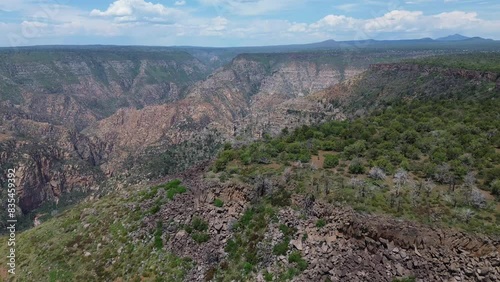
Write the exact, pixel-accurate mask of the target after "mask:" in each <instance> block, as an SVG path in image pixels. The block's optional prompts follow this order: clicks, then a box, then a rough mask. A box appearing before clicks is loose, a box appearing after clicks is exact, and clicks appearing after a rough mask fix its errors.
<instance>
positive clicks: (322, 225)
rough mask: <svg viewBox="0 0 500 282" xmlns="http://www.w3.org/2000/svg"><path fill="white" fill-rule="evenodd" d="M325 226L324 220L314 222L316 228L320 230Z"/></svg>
mask: <svg viewBox="0 0 500 282" xmlns="http://www.w3.org/2000/svg"><path fill="white" fill-rule="evenodd" d="M325 225H326V221H325V220H324V219H322V218H321V219H318V221H316V227H318V228H321V227H324V226H325Z"/></svg>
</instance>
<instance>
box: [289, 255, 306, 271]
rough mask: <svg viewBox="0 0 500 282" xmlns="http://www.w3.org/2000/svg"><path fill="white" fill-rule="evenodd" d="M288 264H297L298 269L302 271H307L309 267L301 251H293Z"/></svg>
mask: <svg viewBox="0 0 500 282" xmlns="http://www.w3.org/2000/svg"><path fill="white" fill-rule="evenodd" d="M288 262H289V263H296V264H297V268H298V269H299V270H300V271H304V270H306V269H307V266H308V265H309V264H308V263H307V261H306V260H305V259H303V258H302V254H301V253H300V252H299V251H293V252H292V253H290V255H289V256H288Z"/></svg>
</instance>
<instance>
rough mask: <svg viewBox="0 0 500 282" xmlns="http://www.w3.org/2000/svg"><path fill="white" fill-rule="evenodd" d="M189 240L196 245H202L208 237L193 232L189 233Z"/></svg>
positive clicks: (202, 233) (201, 233)
mask: <svg viewBox="0 0 500 282" xmlns="http://www.w3.org/2000/svg"><path fill="white" fill-rule="evenodd" d="M191 238H193V240H194V241H195V242H196V243H198V244H201V243H204V242H206V241H208V240H209V239H210V235H208V234H207V233H206V232H193V233H191Z"/></svg>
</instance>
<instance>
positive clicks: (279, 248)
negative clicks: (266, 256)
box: [273, 240, 290, 256]
mask: <svg viewBox="0 0 500 282" xmlns="http://www.w3.org/2000/svg"><path fill="white" fill-rule="evenodd" d="M289 243H290V241H289V240H285V241H283V242H281V243H278V244H276V245H274V247H273V254H275V255H277V256H284V255H285V254H286V252H287V251H288V244H289Z"/></svg>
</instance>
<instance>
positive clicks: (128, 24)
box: [0, 0, 500, 46]
mask: <svg viewBox="0 0 500 282" xmlns="http://www.w3.org/2000/svg"><path fill="white" fill-rule="evenodd" d="M499 15H500V1H498V0H468V1H465V0H408V1H401V0H389V1H379V0H361V1H344V0H341V1H326V0H288V1H284V0H281V1H280V0H104V1H103V0H100V1H97V0H87V1H70V0H0V46H20V45H23V46H24V45H42V44H120V45H161V46H171V45H197V46H254V45H276V44H294V43H309V42H318V41H323V40H327V39H334V40H356V39H369V38H372V39H409V38H423V37H431V38H436V37H441V36H446V35H449V34H455V33H460V34H463V35H466V36H482V37H486V38H493V39H500V17H499Z"/></svg>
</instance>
